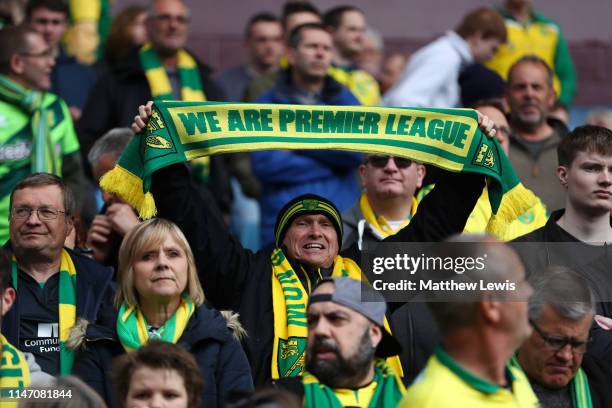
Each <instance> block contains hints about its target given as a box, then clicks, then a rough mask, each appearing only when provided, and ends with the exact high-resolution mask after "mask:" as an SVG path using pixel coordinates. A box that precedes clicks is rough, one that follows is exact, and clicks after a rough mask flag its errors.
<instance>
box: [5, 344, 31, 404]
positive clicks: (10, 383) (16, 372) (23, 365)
mask: <svg viewBox="0 0 612 408" xmlns="http://www.w3.org/2000/svg"><path fill="white" fill-rule="evenodd" d="M0 350H2V356H0V398H3V399H8V398H10V397H11V394H10V392H11V391H12V390H19V389H23V388H26V387H29V386H30V369H29V368H28V362H27V361H26V359H25V357H24V355H23V353H22V352H21V351H19V350H17V349H16V348H15V347H14V346H13V345H12V344H11V343H9V342H8V341H7V340H6V338H5V337H4V336H3V335H1V334H0ZM14 401H15V402H14V403H13V402H9V401H7V400H4V401H3V402H0V406H2V407H16V406H18V405H19V403H18V401H19V400H14Z"/></svg>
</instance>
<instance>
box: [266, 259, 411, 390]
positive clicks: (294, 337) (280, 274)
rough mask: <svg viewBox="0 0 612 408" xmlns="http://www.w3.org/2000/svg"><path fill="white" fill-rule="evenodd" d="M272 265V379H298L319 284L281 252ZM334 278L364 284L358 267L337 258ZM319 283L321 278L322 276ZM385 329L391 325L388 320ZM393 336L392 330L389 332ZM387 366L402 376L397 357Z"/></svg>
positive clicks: (348, 260)
mask: <svg viewBox="0 0 612 408" xmlns="http://www.w3.org/2000/svg"><path fill="white" fill-rule="evenodd" d="M270 260H271V262H272V305H273V310H274V343H273V345H272V371H271V372H272V379H275V380H276V379H279V378H282V377H297V376H300V375H302V374H303V373H304V365H305V361H306V355H305V352H306V341H307V337H308V321H307V319H306V308H307V306H308V296H309V295H310V292H311V290H312V288H313V287H314V286H315V285H316V283H317V281H318V279H317V281H313V282H311V279H310V277H309V276H308V273H306V271H305V270H304V269H303V268H300V269H299V270H298V271H295V270H294V269H293V267H292V266H291V263H289V260H288V259H287V257H286V256H285V254H284V253H283V250H282V249H280V248H275V249H274V251H272V255H270ZM298 273H299V274H300V275H302V276H303V277H304V280H305V281H306V283H307V285H308V289H306V288H304V286H303V285H302V282H301V281H300V278H299V276H298ZM331 276H345V277H349V278H352V279H357V280H365V279H366V278H365V277H364V276H363V274H362V273H361V269H360V268H359V266H358V265H357V264H356V263H355V262H354V261H353V260H352V259H349V258H343V257H341V256H336V258H335V259H334V269H333V271H332V274H331ZM318 278H319V279H320V278H321V275H320V272H319V277H318ZM385 328H386V329H387V330H389V324H388V322H387V319H386V318H385ZM389 332H390V330H389ZM387 361H388V363H389V364H390V365H391V366H392V367H393V369H394V370H395V372H396V373H398V375H399V376H400V377H401V376H403V371H402V366H401V363H400V360H399V357H398V356H393V357H389V358H388V359H387Z"/></svg>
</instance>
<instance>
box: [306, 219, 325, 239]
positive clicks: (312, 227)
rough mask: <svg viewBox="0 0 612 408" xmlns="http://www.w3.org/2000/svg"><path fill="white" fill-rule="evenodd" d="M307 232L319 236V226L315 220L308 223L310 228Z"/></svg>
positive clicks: (312, 235)
mask: <svg viewBox="0 0 612 408" xmlns="http://www.w3.org/2000/svg"><path fill="white" fill-rule="evenodd" d="M308 232H309V235H310V236H311V237H320V236H321V235H322V234H321V226H320V225H319V223H317V222H313V223H312V224H310V230H309V231H308Z"/></svg>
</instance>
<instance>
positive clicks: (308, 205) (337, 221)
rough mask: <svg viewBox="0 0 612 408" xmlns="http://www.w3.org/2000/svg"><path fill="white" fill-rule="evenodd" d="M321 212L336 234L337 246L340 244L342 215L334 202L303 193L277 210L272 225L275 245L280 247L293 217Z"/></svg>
mask: <svg viewBox="0 0 612 408" xmlns="http://www.w3.org/2000/svg"><path fill="white" fill-rule="evenodd" d="M307 214H322V215H324V216H326V217H327V218H328V219H329V220H330V221H331V223H332V224H333V226H334V228H335V229H336V234H337V235H338V246H340V245H342V217H341V216H340V211H338V209H337V208H336V206H335V205H334V203H332V202H331V201H329V200H328V199H326V198H323V197H321V196H318V195H316V194H303V195H301V196H298V197H296V198H294V199H293V200H291V201H289V202H288V203H287V204H285V205H284V207H283V208H281V210H280V211H279V212H278V216H277V217H276V225H275V226H274V239H275V242H276V246H277V247H280V246H281V245H282V243H283V239H284V238H285V234H286V233H287V230H288V229H289V227H290V226H291V223H292V222H293V220H294V219H296V218H297V217H299V216H301V215H307Z"/></svg>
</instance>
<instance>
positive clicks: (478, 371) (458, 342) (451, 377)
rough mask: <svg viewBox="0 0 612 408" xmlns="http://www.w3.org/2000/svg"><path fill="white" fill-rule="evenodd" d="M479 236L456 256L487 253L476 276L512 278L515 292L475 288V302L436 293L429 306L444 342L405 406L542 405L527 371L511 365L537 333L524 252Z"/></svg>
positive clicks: (488, 281) (477, 407)
mask: <svg viewBox="0 0 612 408" xmlns="http://www.w3.org/2000/svg"><path fill="white" fill-rule="evenodd" d="M474 238H475V237H474V236H471V237H469V236H468V237H467V238H455V239H452V240H451V241H454V242H456V244H454V245H458V243H459V242H461V240H464V241H463V242H468V240H471V241H473V240H474ZM477 238H478V240H479V242H475V243H473V244H472V245H469V246H468V245H466V244H465V243H463V244H462V245H461V246H458V247H457V248H456V249H455V251H454V255H455V256H456V257H459V256H462V257H466V258H467V257H472V258H477V257H481V256H483V254H487V258H486V265H485V266H486V267H485V268H484V269H483V270H482V271H479V270H478V269H473V270H472V271H471V272H470V278H471V279H472V280H474V281H476V282H477V281H479V280H480V281H481V284H482V282H484V284H485V285H487V284H492V283H494V282H495V283H499V282H507V281H510V282H513V283H514V284H515V290H508V291H503V292H502V291H497V292H495V291H489V290H482V291H479V292H473V293H472V295H471V296H474V298H473V299H474V300H473V301H471V299H469V298H468V299H466V298H465V296H464V295H462V294H458V293H456V292H455V293H454V295H455V296H453V298H450V297H449V293H448V292H443V291H436V292H433V295H434V299H433V301H431V302H430V303H428V306H429V308H430V310H431V312H432V314H433V316H434V318H435V320H436V323H437V324H438V327H439V329H440V332H441V334H442V342H441V344H440V345H439V346H438V348H437V349H436V351H435V352H434V355H433V356H431V357H430V359H429V361H428V363H427V366H426V367H425V369H424V370H423V371H422V372H421V374H419V376H418V377H417V378H416V380H415V381H414V383H413V385H412V386H411V387H409V388H408V391H407V396H406V398H405V399H404V401H403V402H402V404H400V407H401V408H413V407H418V408H437V407H446V408H448V407H470V408H480V407H536V406H537V404H538V400H537V398H536V396H535V394H534V393H533V391H532V390H531V387H530V385H529V382H528V380H527V379H526V378H525V374H524V373H523V372H522V371H521V370H520V369H517V368H512V367H509V366H508V361H509V360H510V357H512V354H513V353H514V350H515V349H516V348H517V347H518V346H519V345H520V344H521V343H522V342H523V340H525V339H526V338H527V337H528V336H529V334H530V332H531V328H530V327H529V323H528V320H527V300H528V298H529V296H531V293H532V289H531V287H530V286H529V284H528V283H527V281H526V280H525V269H524V267H523V265H522V263H521V261H520V259H519V257H518V255H517V254H516V253H515V252H514V251H513V250H512V249H511V248H510V247H509V246H507V245H506V244H502V243H499V242H495V241H493V240H492V239H491V238H484V237H483V238H480V237H477ZM449 242H450V241H449ZM463 276H464V275H462V277H463ZM443 296H444V297H443ZM451 299H455V300H454V301H449V300H451ZM458 299H461V301H459V300H458Z"/></svg>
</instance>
